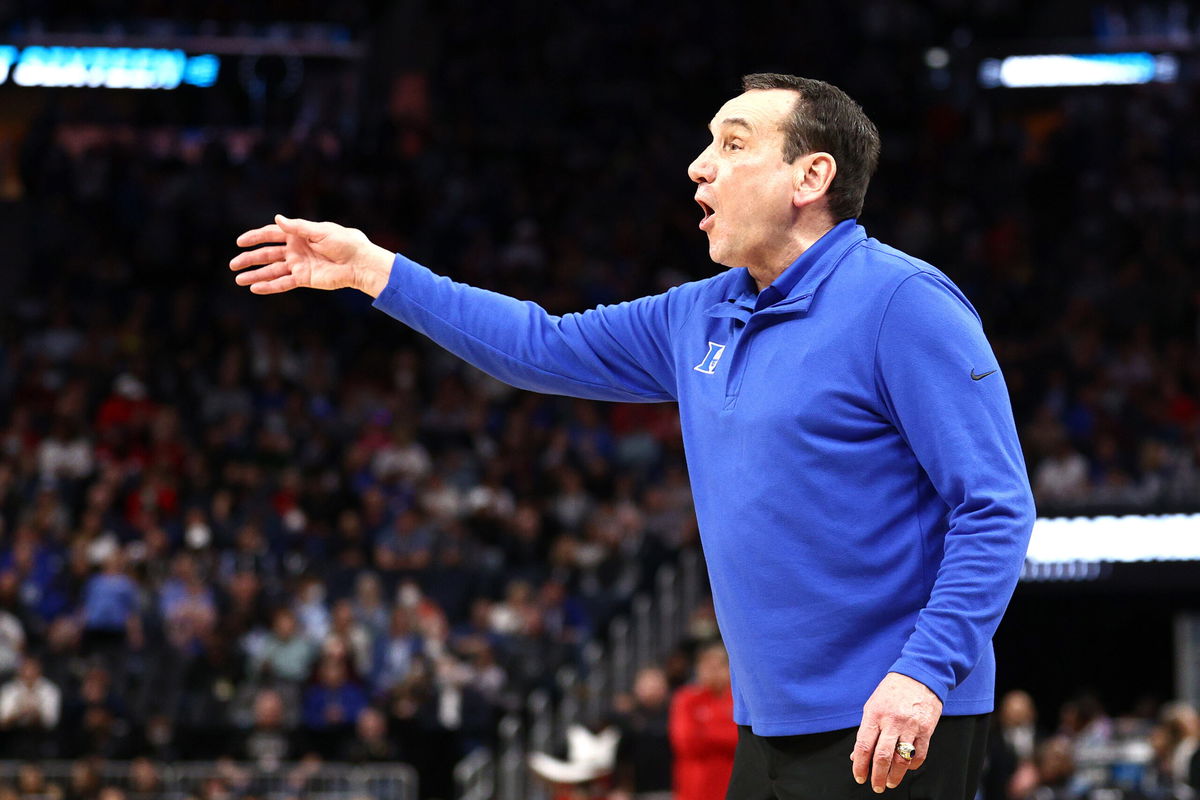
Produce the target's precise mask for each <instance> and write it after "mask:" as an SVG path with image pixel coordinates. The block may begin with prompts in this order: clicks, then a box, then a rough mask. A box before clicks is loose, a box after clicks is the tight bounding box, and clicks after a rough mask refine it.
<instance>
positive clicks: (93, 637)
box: [83, 549, 142, 667]
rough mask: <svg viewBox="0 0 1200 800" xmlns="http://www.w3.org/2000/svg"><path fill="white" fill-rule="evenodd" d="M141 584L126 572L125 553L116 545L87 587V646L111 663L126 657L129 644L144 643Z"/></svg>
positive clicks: (84, 623) (84, 607)
mask: <svg viewBox="0 0 1200 800" xmlns="http://www.w3.org/2000/svg"><path fill="white" fill-rule="evenodd" d="M138 608H139V598H138V590H137V584H136V583H134V581H133V579H132V578H130V577H129V575H128V574H126V571H125V556H124V554H123V553H122V552H121V550H119V549H114V550H113V551H112V553H111V554H110V555H109V556H108V558H107V559H105V561H104V568H103V569H102V570H101V571H100V572H98V573H96V574H95V575H93V576H92V577H91V578H89V579H88V582H87V584H86V585H85V586H84V590H83V648H84V652H85V653H97V654H99V655H101V657H103V658H104V660H105V662H106V663H107V664H109V665H110V667H111V666H113V665H116V664H119V663H120V662H121V661H123V655H124V654H123V650H124V648H125V647H127V646H129V647H134V648H136V647H138V646H140V644H141V634H142V631H141V618H140V616H139V614H138Z"/></svg>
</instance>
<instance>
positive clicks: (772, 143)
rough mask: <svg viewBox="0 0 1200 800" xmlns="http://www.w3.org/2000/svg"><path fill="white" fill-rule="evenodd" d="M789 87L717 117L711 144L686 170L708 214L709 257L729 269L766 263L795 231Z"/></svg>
mask: <svg viewBox="0 0 1200 800" xmlns="http://www.w3.org/2000/svg"><path fill="white" fill-rule="evenodd" d="M796 99H797V93H796V92H794V91H792V90H790V89H752V90H751V91H748V92H745V93H744V94H740V95H738V96H737V97H735V98H733V99H732V100H730V101H729V102H727V103H726V104H725V105H723V106H721V110H720V111H718V112H717V114H716V116H715V117H713V118H712V122H710V123H709V130H710V131H711V133H712V137H713V138H712V143H711V144H709V145H708V147H706V148H705V149H704V151H703V152H702V153H700V155H699V156H697V157H696V160H695V161H693V162H692V164H691V166H690V167H688V177H690V178H691V179H692V180H693V181H695V182H696V183H697V184H699V185H698V187H697V189H696V200H697V202H699V203H700V204H701V207H702V208H704V213H705V216H704V219H703V221H701V223H700V229H701V230H702V231H704V232H705V233H707V234H708V255H709V257H710V258H712V260H713V261H715V262H717V263H718V264H723V265H725V266H727V267H744V266H751V265H759V264H763V263H764V261H766V260H768V259H769V258H770V255H771V252H772V248H775V247H777V246H778V243H779V240H780V237H781V235H782V234H783V233H784V232H786V231H787V230H788V229H789V228H790V227H791V225H792V222H793V220H794V214H795V211H796V209H795V208H794V206H793V205H792V198H793V193H794V189H795V186H794V184H793V175H794V174H795V172H796V167H795V165H794V164H788V163H787V162H785V161H784V160H783V145H784V134H783V122H784V120H785V119H786V118H787V116H788V115H789V114H791V111H792V108H793V106H794V105H795V103H796Z"/></svg>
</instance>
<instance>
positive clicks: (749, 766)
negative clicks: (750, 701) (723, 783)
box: [725, 714, 991, 800]
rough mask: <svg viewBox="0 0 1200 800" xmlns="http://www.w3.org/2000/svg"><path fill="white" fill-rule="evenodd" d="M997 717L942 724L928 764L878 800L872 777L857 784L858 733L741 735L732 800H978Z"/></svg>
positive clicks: (944, 719)
mask: <svg viewBox="0 0 1200 800" xmlns="http://www.w3.org/2000/svg"><path fill="white" fill-rule="evenodd" d="M990 716H991V715H990V714H974V715H971V716H954V717H942V718H941V719H940V720H939V721H938V724H937V727H936V728H934V731H933V738H931V739H930V740H929V755H928V756H927V757H926V759H925V763H924V764H922V765H921V766H920V767H919V768H917V769H915V770H910V771H909V772H907V773H905V775H904V780H902V781H900V785H899V786H897V787H896V788H895V789H886V788H885V789H884V790H883V794H882V795H877V794H876V793H875V791H874V790H873V789H872V788H871V778H870V772H869V771H868V773H867V781H866V783H863V784H858V783H855V781H854V775H853V773H852V772H851V771H850V770H851V767H852V765H853V762H851V760H850V753H851V752H852V751H853V749H854V740H855V738H856V737H857V736H858V728H856V727H855V728H846V729H844V730H839V731H830V732H828V733H809V734H804V735H801V736H758V735H756V734H754V733H753V732H751V730H750V728H749V727H747V726H745V725H742V726H739V729H738V745H737V753H736V754H735V755H734V759H733V775H732V777H730V779H729V791H728V793H727V794H726V795H725V800H851V798H867V797H882V798H887V799H889V800H891V799H892V798H895V800H906V799H907V800H973V798H974V797H975V793H976V791H977V790H978V788H979V775H980V772H981V771H982V769H983V755H984V751H985V750H986V745H987V733H988V718H989V717H990Z"/></svg>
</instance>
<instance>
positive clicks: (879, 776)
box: [871, 730, 908, 792]
mask: <svg viewBox="0 0 1200 800" xmlns="http://www.w3.org/2000/svg"><path fill="white" fill-rule="evenodd" d="M899 738H900V737H899V734H897V733H896V732H895V731H887V730H885V731H882V732H881V733H880V734H879V741H878V742H877V743H876V744H875V756H874V758H872V759H871V788H872V789H874V790H875V791H876V792H882V791H883V788H884V786H885V785H887V784H889V777H890V773H891V771H892V767H893V766H894V764H895V762H896V761H900V762H901V763H904V764H907V763H908V762H906V761H904V759H902V758H900V756H898V755H896V742H897V741H898V740H899Z"/></svg>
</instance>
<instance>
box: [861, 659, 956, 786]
mask: <svg viewBox="0 0 1200 800" xmlns="http://www.w3.org/2000/svg"><path fill="white" fill-rule="evenodd" d="M941 716H942V701H941V700H939V699H938V697H937V695H936V694H934V693H933V691H932V690H931V689H930V688H929V687H928V686H926V685H925V684H923V683H921V682H920V681H917V680H913V679H912V678H910V677H908V676H907V675H901V674H900V673H898V672H889V673H888V674H887V675H885V676H884V678H883V680H882V681H880V682H879V686H878V687H876V689H875V691H874V692H873V693H872V694H871V698H870V699H869V700H867V704H866V705H865V706H863V719H862V724H861V725H859V727H858V739H857V740H856V741H855V742H854V752H853V753H851V754H850V758H852V759H853V760H854V767H853V772H854V780H856V781H858V782H859V783H863V782H864V781H866V779H867V772H868V770H871V788H872V789H874V790H875V791H876V792H882V791H883V787H884V784H886V785H887V788H889V789H894V788H896V787H897V786H899V785H900V781H901V780H902V779H903V778H904V773H905V772H906V771H908V770H910V769H916V768H917V767H919V766H921V764H923V763H924V762H925V756H926V754H928V753H929V737H931V736H932V735H933V729H934V728H935V727H937V723H938V720H939V719H940V718H941ZM897 742H911V743H912V744H913V745H914V746H915V751H914V755H913V758H912V761H905V760H904V759H903V758H901V757H900V755H899V754H898V753H896V743H897ZM872 766H874V769H873V770H872V769H871V768H872Z"/></svg>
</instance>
